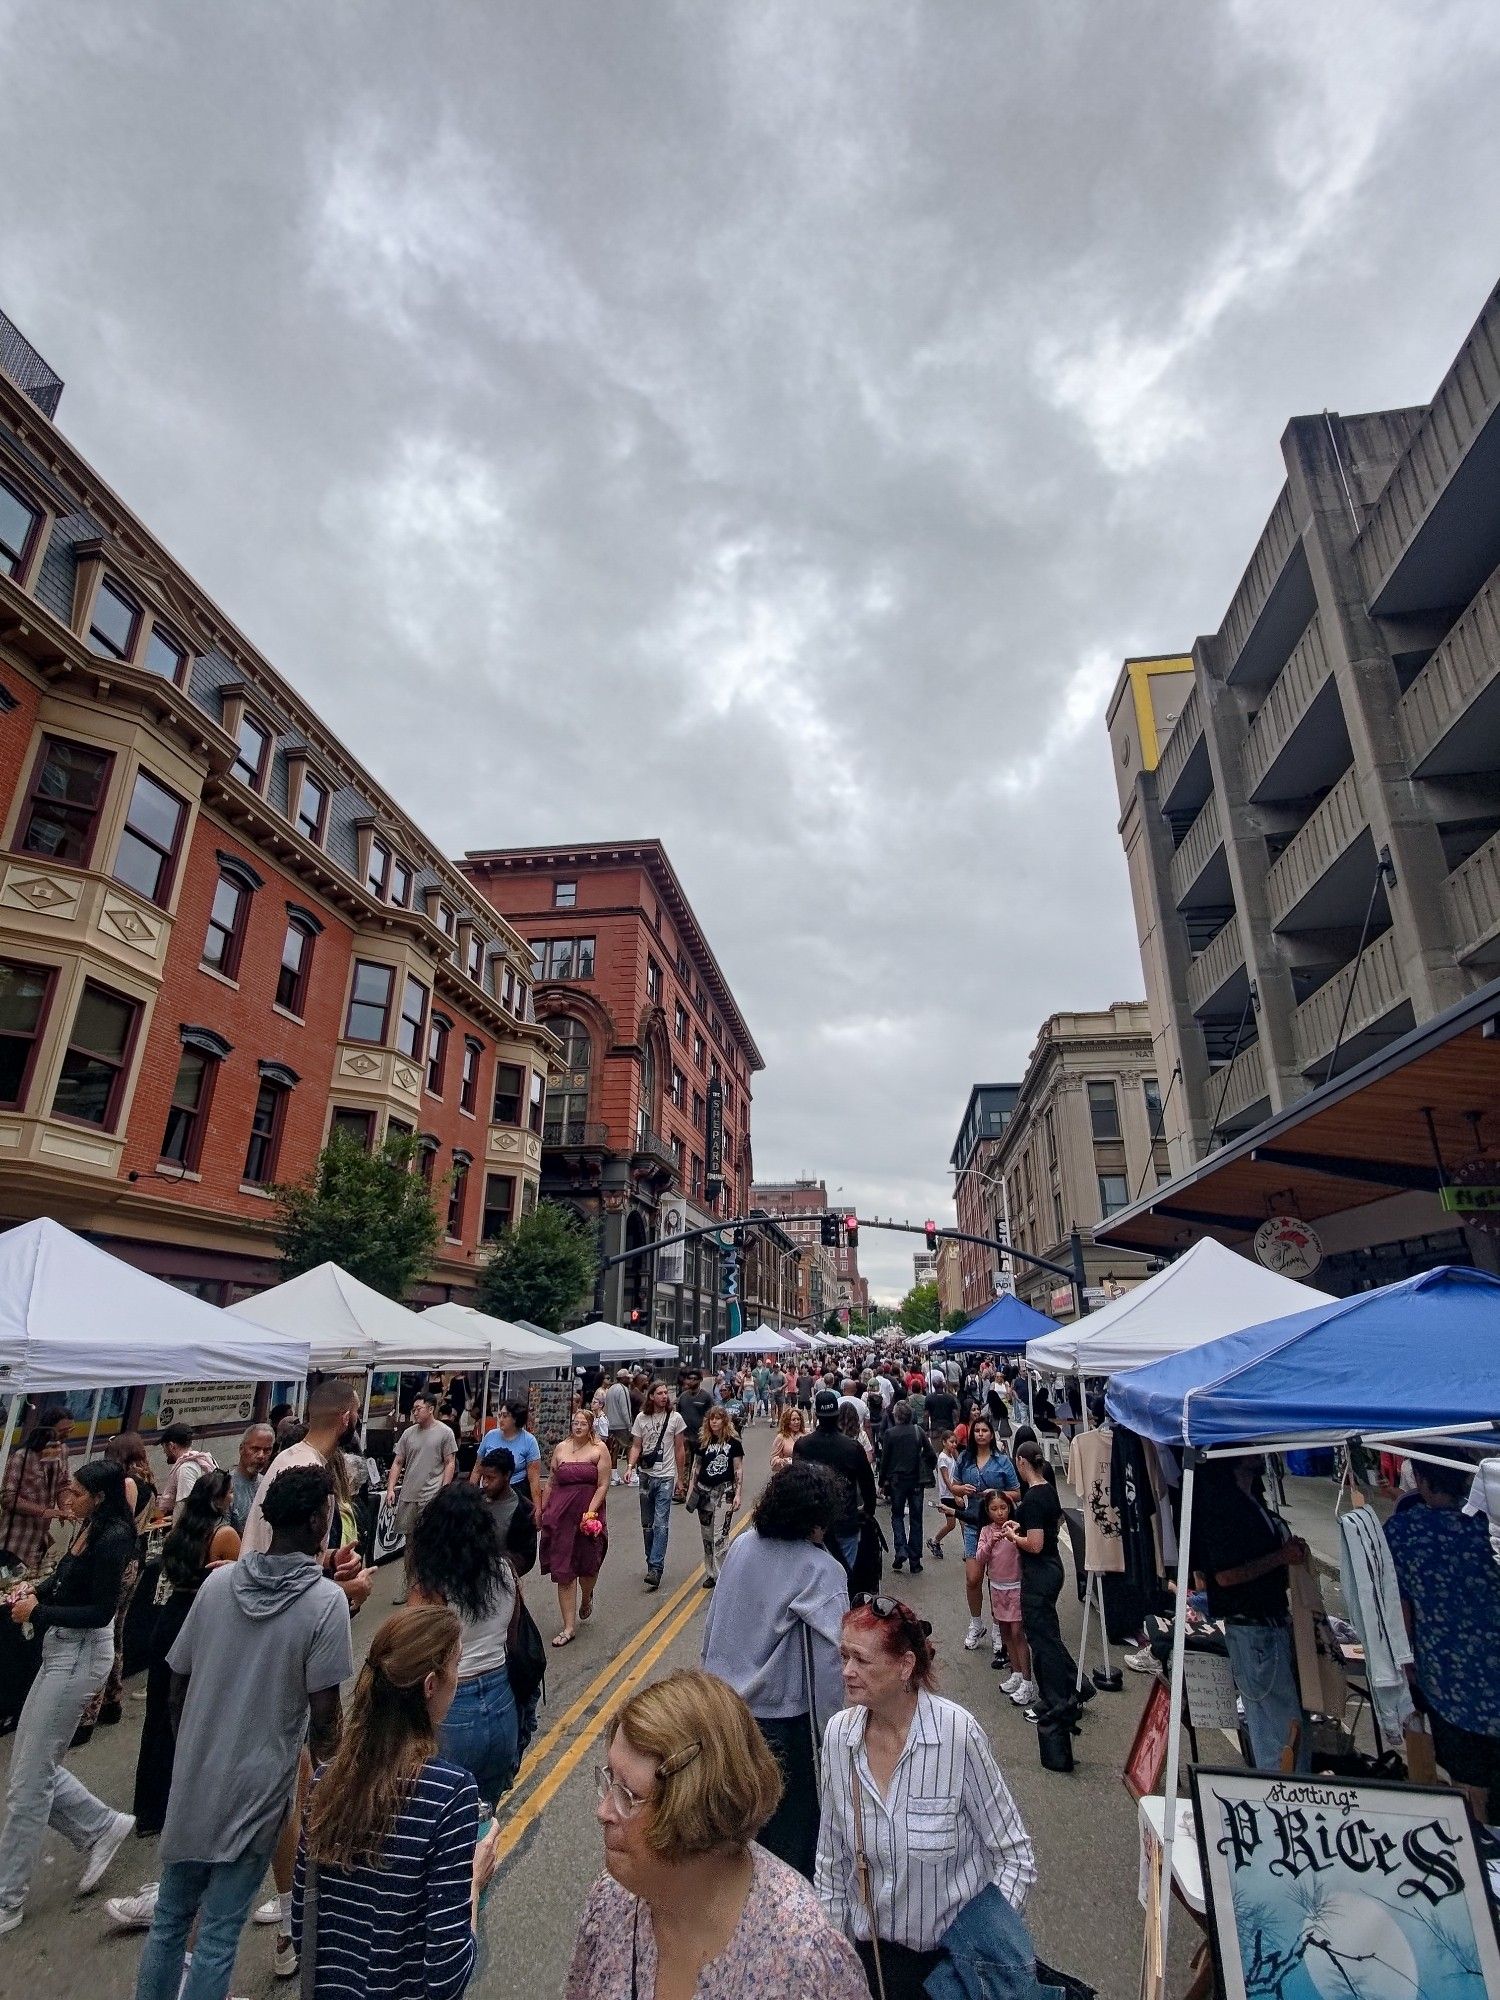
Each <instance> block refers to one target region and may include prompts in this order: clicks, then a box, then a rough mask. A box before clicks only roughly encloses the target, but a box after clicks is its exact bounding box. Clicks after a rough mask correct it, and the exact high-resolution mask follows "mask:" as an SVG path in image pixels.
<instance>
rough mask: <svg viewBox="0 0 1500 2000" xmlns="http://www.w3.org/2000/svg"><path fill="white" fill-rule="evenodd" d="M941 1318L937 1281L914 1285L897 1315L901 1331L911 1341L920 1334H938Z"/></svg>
mask: <svg viewBox="0 0 1500 2000" xmlns="http://www.w3.org/2000/svg"><path fill="white" fill-rule="evenodd" d="M941 1316H942V1312H941V1307H940V1306H939V1304H938V1288H937V1281H936V1280H935V1279H931V1280H929V1281H928V1283H927V1284H925V1285H913V1286H912V1288H911V1290H910V1291H909V1292H908V1293H907V1295H906V1297H905V1298H904V1299H903V1300H902V1301H901V1304H900V1307H899V1309H898V1313H897V1317H898V1318H899V1319H900V1321H901V1329H902V1331H903V1333H905V1334H906V1336H907V1338H908V1339H909V1340H910V1339H914V1338H915V1337H916V1335H917V1334H919V1333H936V1332H937V1330H938V1322H939V1320H940V1318H941Z"/></svg>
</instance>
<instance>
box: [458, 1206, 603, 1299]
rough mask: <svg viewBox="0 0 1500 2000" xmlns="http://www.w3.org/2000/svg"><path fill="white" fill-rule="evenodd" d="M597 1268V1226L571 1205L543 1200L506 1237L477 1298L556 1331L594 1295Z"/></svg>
mask: <svg viewBox="0 0 1500 2000" xmlns="http://www.w3.org/2000/svg"><path fill="white" fill-rule="evenodd" d="M598 1269H599V1251H598V1247H597V1244H596V1243H595V1240H594V1232H593V1230H592V1229H591V1228H590V1227H589V1226H588V1224H587V1223H586V1222H584V1221H583V1220H582V1218H581V1217H580V1216H578V1215H576V1214H575V1213H574V1211H573V1210H572V1209H570V1208H560V1207H559V1206H558V1205H557V1203H556V1202H551V1201H544V1202H541V1203H539V1204H538V1206H537V1207H536V1208H535V1209H534V1210H533V1212H532V1213H531V1214H530V1215H523V1216H522V1217H521V1219H520V1221H519V1222H518V1223H516V1225H515V1227H514V1228H513V1229H511V1230H510V1231H509V1232H508V1233H507V1234H506V1235H505V1236H504V1237H502V1238H501V1241H500V1246H499V1248H498V1249H497V1250H496V1252H495V1254H494V1256H493V1257H492V1258H491V1259H490V1261H489V1263H488V1264H486V1266H485V1267H484V1269H483V1271H482V1272H481V1273H480V1275H479V1288H478V1292H477V1294H476V1297H475V1301H474V1302H475V1304H476V1305H477V1306H478V1307H479V1310H480V1311H481V1312H487V1313H494V1314H495V1315H496V1317H497V1318H499V1319H511V1320H516V1319H526V1320H530V1321H531V1323H532V1324H533V1326H545V1327H548V1328H550V1329H552V1330H553V1331H555V1330H556V1329H557V1328H558V1327H560V1326H562V1325H564V1323H565V1322H567V1321H568V1320H570V1319H571V1318H572V1317H573V1315H574V1314H575V1313H576V1312H577V1311H578V1310H579V1308H580V1307H581V1306H582V1305H583V1304H584V1302H585V1300H586V1299H587V1298H588V1297H589V1295H590V1294H591V1292H592V1291H593V1289H594V1279H595V1276H596V1275H597V1273H598Z"/></svg>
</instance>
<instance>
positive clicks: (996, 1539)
mask: <svg viewBox="0 0 1500 2000" xmlns="http://www.w3.org/2000/svg"><path fill="white" fill-rule="evenodd" d="M1011 1518H1012V1509H1011V1504H1010V1500H1009V1498H1008V1496H1007V1495H1006V1494H1004V1493H986V1494H985V1496H984V1526H983V1527H982V1528H981V1529H980V1531H979V1550H978V1554H979V1565H980V1569H981V1571H982V1573H983V1574H984V1575H985V1576H986V1577H987V1578H988V1580H989V1587H990V1623H991V1628H992V1633H993V1637H992V1639H991V1647H992V1651H991V1655H990V1665H991V1666H992V1667H999V1666H1003V1665H1004V1664H1006V1662H1007V1661H1008V1662H1009V1665H1010V1672H1009V1673H1008V1674H1007V1675H1006V1677H1005V1679H1004V1680H1003V1681H1001V1683H1000V1692H1001V1693H1002V1694H1008V1695H1009V1696H1010V1698H1011V1700H1012V1701H1013V1702H1014V1703H1015V1704H1016V1706H1017V1708H1025V1706H1026V1705H1027V1703H1028V1702H1030V1701H1033V1700H1035V1698H1036V1688H1035V1686H1034V1685H1033V1683H1032V1679H1031V1648H1030V1647H1029V1646H1028V1645H1027V1643H1026V1628H1025V1626H1024V1625H1023V1624H1022V1623H1021V1552H1020V1550H1019V1549H1018V1548H1017V1547H1016V1545H1015V1543H1014V1542H1013V1541H1012V1540H1011V1539H1010V1537H1009V1536H1008V1535H1006V1534H1005V1533H1004V1532H1003V1530H1004V1527H1005V1524H1006V1522H1007V1521H1009V1520H1010V1519H1011ZM1002 1648H1003V1651H1002Z"/></svg>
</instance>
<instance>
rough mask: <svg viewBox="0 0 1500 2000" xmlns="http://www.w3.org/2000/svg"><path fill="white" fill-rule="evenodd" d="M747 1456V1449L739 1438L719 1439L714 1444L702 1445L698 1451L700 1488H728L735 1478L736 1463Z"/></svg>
mask: <svg viewBox="0 0 1500 2000" xmlns="http://www.w3.org/2000/svg"><path fill="white" fill-rule="evenodd" d="M744 1456H745V1447H744V1446H743V1445H742V1444H741V1443H740V1441H739V1439H738V1438H719V1439H718V1440H717V1441H716V1442H715V1443H713V1444H705V1445H701V1446H700V1447H699V1450H698V1484H699V1485H700V1486H727V1485H728V1484H729V1482H730V1481H731V1480H732V1479H733V1478H734V1462H735V1460H736V1459H737V1458H743V1457H744Z"/></svg>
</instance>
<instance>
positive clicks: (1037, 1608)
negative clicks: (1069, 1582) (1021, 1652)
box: [1021, 1555, 1078, 1708]
mask: <svg viewBox="0 0 1500 2000" xmlns="http://www.w3.org/2000/svg"><path fill="white" fill-rule="evenodd" d="M1062 1587H1063V1566H1062V1564H1061V1563H1060V1562H1059V1561H1058V1559H1057V1557H1056V1556H1025V1555H1023V1556H1022V1558H1021V1623H1022V1624H1023V1625H1024V1626H1025V1628H1026V1639H1027V1643H1028V1644H1029V1645H1030V1647H1031V1677H1032V1679H1033V1680H1034V1681H1035V1682H1036V1684H1037V1687H1038V1689H1039V1690H1040V1693H1041V1701H1042V1705H1043V1707H1044V1708H1056V1707H1058V1706H1059V1705H1060V1704H1062V1703H1064V1702H1070V1701H1072V1700H1073V1699H1074V1695H1075V1692H1076V1690H1077V1686H1078V1662H1077V1661H1076V1660H1075V1659H1074V1658H1073V1655H1072V1654H1071V1653H1070V1652H1069V1651H1068V1649H1067V1647H1066V1645H1064V1643H1063V1635H1062V1628H1061V1626H1060V1625H1059V1624H1058V1622H1057V1599H1058V1594H1059V1592H1060V1591H1061V1590H1062Z"/></svg>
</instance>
